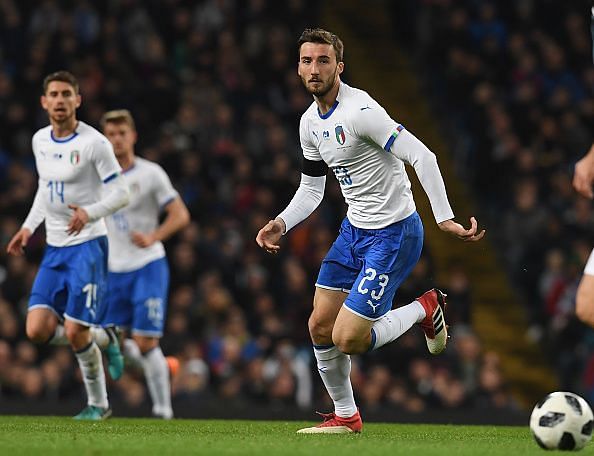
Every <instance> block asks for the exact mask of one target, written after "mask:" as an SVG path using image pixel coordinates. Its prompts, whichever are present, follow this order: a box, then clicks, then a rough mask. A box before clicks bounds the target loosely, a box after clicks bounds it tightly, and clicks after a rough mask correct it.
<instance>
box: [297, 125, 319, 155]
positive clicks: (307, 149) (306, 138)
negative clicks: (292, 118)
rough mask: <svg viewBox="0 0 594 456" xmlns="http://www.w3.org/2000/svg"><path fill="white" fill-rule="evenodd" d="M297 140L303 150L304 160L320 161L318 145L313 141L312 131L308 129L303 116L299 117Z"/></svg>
mask: <svg viewBox="0 0 594 456" xmlns="http://www.w3.org/2000/svg"><path fill="white" fill-rule="evenodd" d="M299 141H300V142H301V150H303V157H304V158H305V159H306V160H311V161H321V160H322V156H321V155H320V151H319V150H318V147H317V146H316V145H315V143H314V138H312V133H311V131H310V130H309V127H308V125H307V121H306V120H305V116H302V117H301V121H300V122H299Z"/></svg>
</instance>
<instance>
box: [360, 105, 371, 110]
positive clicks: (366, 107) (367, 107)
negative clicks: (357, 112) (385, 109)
mask: <svg viewBox="0 0 594 456" xmlns="http://www.w3.org/2000/svg"><path fill="white" fill-rule="evenodd" d="M366 109H371V108H370V107H369V106H365V107H364V108H361V111H365V110H366Z"/></svg>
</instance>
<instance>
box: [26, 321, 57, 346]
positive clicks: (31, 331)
mask: <svg viewBox="0 0 594 456" xmlns="http://www.w3.org/2000/svg"><path fill="white" fill-rule="evenodd" d="M26 332H27V337H28V338H29V340H30V341H31V342H33V343H36V344H43V343H45V342H47V341H49V339H50V337H51V336H52V334H50V333H49V331H47V330H46V329H45V328H43V327H40V326H31V325H27V328H26Z"/></svg>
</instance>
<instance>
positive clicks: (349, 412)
mask: <svg viewBox="0 0 594 456" xmlns="http://www.w3.org/2000/svg"><path fill="white" fill-rule="evenodd" d="M314 354H315V355H316V360H317V361H318V372H319V373H320V377H322V381H323V382H324V386H325V387H326V391H328V394H329V395H330V398H332V401H333V402H334V413H336V415H338V416H340V417H342V418H349V417H351V416H353V415H354V414H355V413H357V405H356V404H355V397H354V396H353V387H352V385H351V357H350V356H349V355H346V354H344V353H342V352H341V351H340V350H339V349H338V348H336V346H334V345H333V346H332V347H329V348H316V347H314Z"/></svg>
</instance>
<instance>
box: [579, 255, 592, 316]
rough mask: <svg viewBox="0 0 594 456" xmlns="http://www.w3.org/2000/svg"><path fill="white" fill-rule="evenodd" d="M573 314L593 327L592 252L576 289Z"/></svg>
mask: <svg viewBox="0 0 594 456" xmlns="http://www.w3.org/2000/svg"><path fill="white" fill-rule="evenodd" d="M575 313H576V315H577V316H578V318H579V319H580V320H581V321H582V322H584V323H585V324H587V325H589V326H592V327H594V250H592V253H591V254H590V258H588V262H587V263H586V268H585V269H584V275H583V276H582V279H581V280H580V284H579V286H578V289H577V295H576V298H575Z"/></svg>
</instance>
